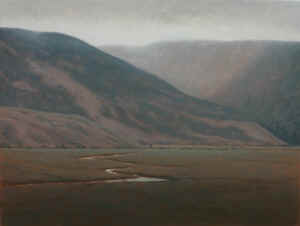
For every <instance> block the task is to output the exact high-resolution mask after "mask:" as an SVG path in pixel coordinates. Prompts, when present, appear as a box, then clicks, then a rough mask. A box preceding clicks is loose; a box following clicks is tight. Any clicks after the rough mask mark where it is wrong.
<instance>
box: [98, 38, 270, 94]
mask: <svg viewBox="0 0 300 226" xmlns="http://www.w3.org/2000/svg"><path fill="white" fill-rule="evenodd" d="M265 45H266V44H265V43H264V42H251V41H249V42H215V41H181V42H161V43H155V44H152V45H149V46H145V47H126V46H102V47H100V49H103V50H104V51H106V52H108V53H110V54H112V55H114V56H117V57H120V58H122V59H124V60H126V61H128V62H130V63H132V64H133V65H136V66H137V67H139V68H142V69H144V70H146V71H149V72H150V73H154V74H156V75H157V76H159V77H160V78H162V79H164V80H166V81H168V82H169V83H171V84H172V85H174V86H175V87H176V88H178V89H180V90H182V91H183V92H185V93H187V94H189V95H192V96H195V97H199V98H205V99H209V98H211V97H213V96H214V94H215V92H216V91H217V90H218V89H219V88H222V87H223V86H224V85H226V84H227V83H228V82H230V81H231V79H232V78H234V77H235V76H238V75H239V74H240V73H241V72H243V71H244V70H245V68H246V67H247V66H248V65H249V64H251V62H252V61H254V60H255V59H256V58H257V57H258V56H260V55H261V54H262V53H263V51H264V48H265Z"/></svg>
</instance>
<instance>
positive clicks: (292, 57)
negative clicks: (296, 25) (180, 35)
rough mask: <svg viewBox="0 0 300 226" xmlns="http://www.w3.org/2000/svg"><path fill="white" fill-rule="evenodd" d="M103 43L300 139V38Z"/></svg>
mask: <svg viewBox="0 0 300 226" xmlns="http://www.w3.org/2000/svg"><path fill="white" fill-rule="evenodd" d="M103 49H105V50H106V51H108V52H110V53H111V54H113V55H115V56H119V57H121V58H123V59H125V60H128V61H129V62H131V63H133V64H134V65H137V66H139V67H141V68H143V69H145V70H147V71H149V72H152V73H156V74H157V75H158V76H159V77H161V78H163V79H165V80H166V81H168V82H170V83H171V84H173V85H175V86H176V87H177V88H179V89H180V90H182V91H183V92H185V93H188V94H190V95H194V96H197V97H199V98H205V99H208V100H209V101H213V102H217V103H219V104H223V105H225V106H231V107H234V108H235V109H237V110H239V111H243V112H245V113H246V114H248V119H251V120H254V121H257V122H258V123H260V124H261V125H262V126H264V127H265V128H268V129H269V130H271V131H272V132H273V133H274V134H275V135H276V136H279V137H280V138H281V139H284V140H285V141H287V142H289V143H290V144H296V145H298V144H300V133H299V131H300V110H299V109H300V106H299V103H300V102H299V97H300V92H299V90H300V89H299V87H300V69H299V61H300V43H297V42H277V41H236V42H213V41H194V42H169V43H168V42H166V43H158V44H153V45H150V46H146V47H137V48H131V47H117V46H115V47H103Z"/></svg>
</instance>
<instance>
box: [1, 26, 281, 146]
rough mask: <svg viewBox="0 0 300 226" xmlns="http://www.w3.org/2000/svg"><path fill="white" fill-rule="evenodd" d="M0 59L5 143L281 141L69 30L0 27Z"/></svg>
mask: <svg viewBox="0 0 300 226" xmlns="http://www.w3.org/2000/svg"><path fill="white" fill-rule="evenodd" d="M0 59H1V65H0V81H1V82H0V92H1V94H2V95H1V96H0V106H1V107H0V113H1V122H0V134H1V136H0V139H1V142H0V143H2V144H3V145H17V146H54V145H59V146H72V147H73V146H76V145H77V146H98V147H99V146H125V145H141V144H152V143H172V144H183V143H189V144H227V143H231V144H283V143H282V142H281V141H280V140H279V139H277V138H276V137H274V136H273V135H272V134H271V133H269V132H268V131H267V130H265V129H263V128H261V127H260V126H258V125H257V124H255V123H251V122H245V121H243V116H241V115H240V113H238V112H235V111H233V110H232V109H231V108H226V107H222V106H219V105H216V104H212V103H209V102H207V101H202V100H198V99H196V98H192V97H189V96H186V95H184V94H183V93H181V92H180V91H178V90H177V89H175V88H173V87H172V86H171V85H169V84H168V83H166V82H164V81H163V80H161V79H159V78H157V77H155V76H154V75H152V74H149V73H146V72H144V71H142V70H140V69H138V68H135V67H133V66H131V65H129V64H127V63H126V62H124V61H122V60H120V59H118V58H115V57H113V56H111V55H108V54H106V53H104V52H102V51H99V50H98V49H96V48H94V47H92V46H90V45H88V44H86V43H84V42H82V41H80V40H78V39H75V38H72V37H69V36H67V35H63V34H57V33H37V32H31V31H26V30H18V29H7V28H3V29H0Z"/></svg>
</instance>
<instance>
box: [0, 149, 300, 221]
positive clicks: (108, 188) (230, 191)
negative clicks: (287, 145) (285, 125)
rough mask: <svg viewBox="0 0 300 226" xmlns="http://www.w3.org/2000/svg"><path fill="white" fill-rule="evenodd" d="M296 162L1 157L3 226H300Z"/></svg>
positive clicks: (110, 154)
mask: <svg viewBox="0 0 300 226" xmlns="http://www.w3.org/2000/svg"><path fill="white" fill-rule="evenodd" d="M299 160H300V151H298V150H297V149H284V150H280V149H278V148H277V149H259V150H255V149H251V150H250V149H249V150H247V149H243V150H242V149H226V148H223V149H214V148H211V149H205V148H202V149H181V150H176V149H163V150H162V149H151V150H150V149H149V150H147V149H144V150H138V149H133V150H124V149H122V150H117V149H116V150H51V149H48V150H47V149H43V150H1V153H0V162H1V163H0V164H1V185H2V186H1V190H0V198H1V199H0V201H1V202H0V205H1V208H2V209H1V213H2V216H1V217H2V219H1V220H2V225H3V226H19V225H24V226H40V225H41V226H56V225H57V226H59V225H60V226H81V225H82V226H86V225H88V226H94V225H95V226H96V225H105V226H106V225H108V226H109V225H111V226H127V225H128V226H135V225H137V226H138V225H139V226H140V225H141V226H148V225H149V226H150V225H151V226H152V225H158V226H196V225H197V226H199V225H212V226H216V225H260V226H262V225H272V226H274V225H280V226H282V225H285V226H288V225H298V220H299V219H300V218H299V213H300V209H299V201H300V196H299V181H300V177H299V174H300V165H299ZM149 178H150V179H149ZM0 225H1V224H0Z"/></svg>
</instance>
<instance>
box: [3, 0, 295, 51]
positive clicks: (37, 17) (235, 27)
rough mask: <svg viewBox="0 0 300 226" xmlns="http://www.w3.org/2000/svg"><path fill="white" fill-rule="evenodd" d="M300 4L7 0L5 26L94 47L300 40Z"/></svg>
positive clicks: (195, 0)
mask: <svg viewBox="0 0 300 226" xmlns="http://www.w3.org/2000/svg"><path fill="white" fill-rule="evenodd" d="M299 12H300V1H288V0H281V1H275V0H51V1H50V0H1V1H0V27H16V28H25V29H31V30H36V31H55V32H62V33H67V34H69V35H73V36H76V37H78V38H80V39H83V40H85V41H87V42H89V43H91V44H93V45H96V46H100V45H145V44H149V43H153V42H158V41H166V40H172V41H175V40H293V41H299V40H300V13H299Z"/></svg>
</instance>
